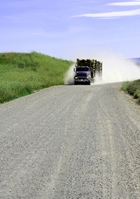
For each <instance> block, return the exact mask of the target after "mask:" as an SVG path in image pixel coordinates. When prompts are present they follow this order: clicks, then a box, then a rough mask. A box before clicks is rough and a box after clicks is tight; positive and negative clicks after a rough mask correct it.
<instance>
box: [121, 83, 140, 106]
mask: <svg viewBox="0 0 140 199" xmlns="http://www.w3.org/2000/svg"><path fill="white" fill-rule="evenodd" d="M121 89H122V90H123V91H125V92H127V93H128V94H130V95H132V96H133V98H135V99H138V102H139V103H140V79H138V80H135V81H132V82H129V81H127V82H124V83H123V85H122V87H121Z"/></svg>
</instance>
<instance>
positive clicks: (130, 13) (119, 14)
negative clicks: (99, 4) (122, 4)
mask: <svg viewBox="0 0 140 199" xmlns="http://www.w3.org/2000/svg"><path fill="white" fill-rule="evenodd" d="M135 15H140V9H137V10H129V11H116V12H104V13H94V14H92V13H88V14H81V15H76V16H73V17H93V18H113V17H126V16H127V17H128V16H135Z"/></svg>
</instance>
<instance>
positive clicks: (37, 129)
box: [0, 83, 140, 199]
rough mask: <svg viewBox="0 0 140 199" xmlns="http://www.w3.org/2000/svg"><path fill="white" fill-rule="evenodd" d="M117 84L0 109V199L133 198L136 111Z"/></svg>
mask: <svg viewBox="0 0 140 199" xmlns="http://www.w3.org/2000/svg"><path fill="white" fill-rule="evenodd" d="M120 86H121V84H120V83H119V84H105V85H94V86H86V85H77V86H75V85H65V86H57V87H52V88H48V89H44V90H41V91H39V92H36V93H34V94H32V95H30V96H26V97H22V98H20V99H17V100H13V101H11V102H8V103H5V104H1V105H0V199H94V198H95V199H102V198H103V199H139V198H140V108H139V106H138V105H137V104H135V103H134V102H133V100H131V98H130V97H128V96H127V95H125V94H124V93H123V92H122V91H120Z"/></svg>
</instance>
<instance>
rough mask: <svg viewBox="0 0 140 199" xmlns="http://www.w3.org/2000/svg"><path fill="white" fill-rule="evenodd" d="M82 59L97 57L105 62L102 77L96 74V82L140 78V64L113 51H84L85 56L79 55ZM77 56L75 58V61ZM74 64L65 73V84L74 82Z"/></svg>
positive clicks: (113, 81)
mask: <svg viewBox="0 0 140 199" xmlns="http://www.w3.org/2000/svg"><path fill="white" fill-rule="evenodd" d="M77 57H78V58H80V59H97V60H98V61H101V62H102V63H103V71H102V77H98V76H96V77H95V78H94V83H92V85H94V84H105V83H115V82H123V81H133V80H135V79H140V66H137V65H136V64H135V63H134V62H133V61H131V60H130V59H126V58H125V57H123V56H122V55H117V54H114V53H112V52H99V53H97V52H96V53H93V55H92V56H91V53H90V54H86V53H84V56H82V55H80V56H77ZM77 57H76V58H75V59H73V61H74V62H75V61H76V59H77ZM73 69H74V65H72V66H71V67H70V68H69V70H68V71H67V73H66V75H65V84H73V83H74V81H73V77H74V70H73Z"/></svg>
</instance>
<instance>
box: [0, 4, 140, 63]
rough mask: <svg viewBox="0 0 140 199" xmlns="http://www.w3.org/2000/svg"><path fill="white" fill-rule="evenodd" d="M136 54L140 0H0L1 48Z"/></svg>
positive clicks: (64, 54)
mask: <svg viewBox="0 0 140 199" xmlns="http://www.w3.org/2000/svg"><path fill="white" fill-rule="evenodd" d="M31 51H37V52H40V53H44V54H47V55H50V56H54V57H58V58H64V59H72V58H74V57H75V58H76V57H78V56H79V54H80V53H81V54H82V53H83V54H84V52H86V53H87V54H88V53H93V54H94V52H96V51H98V52H100V51H113V52H115V53H118V54H121V55H123V56H125V57H126V58H130V57H140V0H135V1H125V0H124V1H121V0H120V1H119V0H52V1H51V0H1V2H0V52H31Z"/></svg>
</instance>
